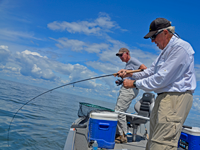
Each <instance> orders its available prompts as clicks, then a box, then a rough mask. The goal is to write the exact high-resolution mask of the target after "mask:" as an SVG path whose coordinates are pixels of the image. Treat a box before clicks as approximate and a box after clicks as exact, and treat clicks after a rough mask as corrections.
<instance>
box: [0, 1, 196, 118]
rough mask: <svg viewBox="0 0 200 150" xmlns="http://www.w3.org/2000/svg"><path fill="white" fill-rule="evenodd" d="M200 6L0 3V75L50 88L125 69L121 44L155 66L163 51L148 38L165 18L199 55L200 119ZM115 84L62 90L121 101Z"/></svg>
mask: <svg viewBox="0 0 200 150" xmlns="http://www.w3.org/2000/svg"><path fill="white" fill-rule="evenodd" d="M199 7H200V2H199V1H197V0H196V1H185V0H181V1H179V0H177V1H171V0H168V1H147V0H146V1H133V0H129V1H119V0H109V1H108V0H101V1H100V0H85V1H81V0H73V1H67V0H59V1H56V0H28V1H27V0H17V1H11V0H0V14H1V15H0V78H2V79H7V80H12V81H16V82H22V83H26V84H30V85H36V86H40V87H45V88H47V89H51V88H54V87H56V86H60V85H63V84H66V83H69V82H74V81H78V80H82V79H86V78H90V77H95V76H100V75H104V74H111V73H115V72H117V71H118V70H119V69H122V68H124V65H125V64H124V63H122V62H121V60H120V59H119V58H118V57H116V56H115V54H116V52H117V51H118V50H119V48H121V47H126V48H128V49H129V50H130V51H131V56H132V57H135V58H137V59H138V60H140V61H141V62H142V63H144V64H145V65H146V66H147V67H150V65H151V63H152V62H153V61H154V60H155V58H156V57H157V56H158V55H159V53H160V50H159V49H158V48H157V47H156V45H155V44H154V43H151V41H150V40H149V39H148V40H145V39H144V38H143V37H144V35H145V34H146V33H147V32H148V28H149V25H150V23H151V21H153V20H154V19H155V18H158V17H164V18H166V19H168V20H170V21H171V22H172V25H173V26H175V31H176V32H177V33H178V34H179V35H180V37H181V38H182V39H184V40H186V41H188V42H189V43H190V44H191V45H192V47H193V48H194V50H195V71H196V77H197V89H196V91H195V93H194V103H193V107H192V112H193V113H194V114H196V115H200V99H199V98H200V90H199V89H200V87H199V81H200V75H199V72H200V59H199V56H200V53H199V49H200V45H199V42H200V41H199V35H200V29H199V25H200V21H199V19H198V18H199V14H200V11H199ZM115 80H116V78H114V77H107V78H102V79H97V80H90V81H86V82H82V83H78V84H75V87H72V86H68V87H65V88H63V91H65V92H68V93H72V94H78V95H82V96H86V97H91V98H97V99H103V100H109V101H113V102H115V101H116V98H117V95H118V91H119V87H117V86H116V85H115V84H114V81H115ZM138 98H139V97H138Z"/></svg>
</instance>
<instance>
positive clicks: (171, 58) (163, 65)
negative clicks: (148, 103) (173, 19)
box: [132, 36, 196, 93]
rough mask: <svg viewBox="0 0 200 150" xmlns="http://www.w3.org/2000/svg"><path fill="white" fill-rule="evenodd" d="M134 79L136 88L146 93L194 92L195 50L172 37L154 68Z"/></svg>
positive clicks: (137, 74) (135, 74) (136, 74)
mask: <svg viewBox="0 0 200 150" xmlns="http://www.w3.org/2000/svg"><path fill="white" fill-rule="evenodd" d="M132 77H133V78H134V79H136V80H137V81H136V86H137V87H138V88H139V89H143V90H145V91H154V92H155V93H162V92H185V91H187V90H191V91H192V92H194V90H195V88H196V77H195V71H194V50H193V48H192V47H191V45H190V44H189V43H187V42H185V41H183V40H182V39H179V38H177V37H175V36H172V38H171V39H170V41H169V43H168V44H167V46H166V47H165V48H164V49H163V50H162V52H161V53H160V55H159V56H158V57H157V59H156V60H155V62H153V63H152V66H151V67H150V68H148V69H146V70H144V71H143V72H138V73H134V74H133V76H132Z"/></svg>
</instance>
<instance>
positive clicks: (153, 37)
mask: <svg viewBox="0 0 200 150" xmlns="http://www.w3.org/2000/svg"><path fill="white" fill-rule="evenodd" d="M161 32H163V30H161V31H159V32H157V33H156V34H154V35H152V36H151V37H149V38H150V39H151V40H154V39H155V38H156V36H157V35H158V34H160V33H161Z"/></svg>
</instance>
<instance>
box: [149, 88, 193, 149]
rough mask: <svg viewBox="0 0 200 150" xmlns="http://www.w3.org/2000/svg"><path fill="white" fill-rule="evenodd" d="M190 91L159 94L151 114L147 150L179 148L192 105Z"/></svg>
mask: <svg viewBox="0 0 200 150" xmlns="http://www.w3.org/2000/svg"><path fill="white" fill-rule="evenodd" d="M192 102H193V96H192V93H191V92H190V91H186V92H183V93H179V92H166V93H163V94H160V95H159V96H157V98H156V101H155V105H154V108H153V110H152V112H151V116H150V135H149V140H148V142H147V145H146V150H177V146H178V140H179V138H180V134H181V130H182V125H183V123H184V122H185V119H186V118H187V115H188V113H189V111H190V109H191V107H192Z"/></svg>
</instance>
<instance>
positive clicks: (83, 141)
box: [64, 93, 200, 150]
mask: <svg viewBox="0 0 200 150" xmlns="http://www.w3.org/2000/svg"><path fill="white" fill-rule="evenodd" d="M154 102H155V95H154V94H153V93H144V94H143V96H142V98H141V99H140V100H139V101H138V102H137V103H136V104H135V106H134V108H135V111H136V112H137V114H132V113H123V114H125V115H126V116H127V124H128V134H127V141H128V142H127V143H123V144H116V143H115V132H116V126H117V117H118V114H119V113H122V112H114V110H112V109H108V108H105V107H102V106H97V105H93V104H88V103H80V108H79V111H78V116H79V118H78V119H77V120H75V122H73V124H72V126H71V128H70V130H69V133H68V136H67V139H66V142H65V146H64V150H93V149H95V148H94V143H95V144H96V143H97V145H98V146H97V147H98V150H145V147H146V143H147V140H148V133H149V116H150V114H151V110H152V108H153V106H154ZM183 130H185V131H186V132H182V133H181V138H180V141H179V143H177V145H179V146H178V148H177V150H183V149H187V150H199V149H200V129H199V128H198V129H196V130H195V129H192V127H187V126H184V128H183ZM193 133H195V134H193ZM192 140H193V141H194V140H197V141H196V144H194V143H192ZM189 143H192V146H191V144H189ZM189 145H190V147H189ZM97 147H96V149H97ZM188 147H189V148H188Z"/></svg>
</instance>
